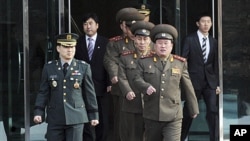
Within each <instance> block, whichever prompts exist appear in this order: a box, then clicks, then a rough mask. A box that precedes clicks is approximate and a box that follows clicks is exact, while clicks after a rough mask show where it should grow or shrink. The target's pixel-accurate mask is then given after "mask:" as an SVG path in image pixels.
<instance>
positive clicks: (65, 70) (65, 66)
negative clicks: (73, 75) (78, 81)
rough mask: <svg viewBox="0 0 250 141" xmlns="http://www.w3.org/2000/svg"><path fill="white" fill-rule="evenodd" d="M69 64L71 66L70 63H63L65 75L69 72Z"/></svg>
mask: <svg viewBox="0 0 250 141" xmlns="http://www.w3.org/2000/svg"><path fill="white" fill-rule="evenodd" d="M68 66H69V64H68V63H64V64H63V74H64V76H65V75H66V73H67V68H68Z"/></svg>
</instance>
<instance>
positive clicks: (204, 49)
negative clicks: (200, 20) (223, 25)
mask: <svg viewBox="0 0 250 141" xmlns="http://www.w3.org/2000/svg"><path fill="white" fill-rule="evenodd" d="M202 39H203V41H202V46H201V50H202V55H203V61H204V63H205V62H206V59H207V58H206V40H207V38H206V37H203V38H202Z"/></svg>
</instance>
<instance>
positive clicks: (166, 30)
mask: <svg viewBox="0 0 250 141" xmlns="http://www.w3.org/2000/svg"><path fill="white" fill-rule="evenodd" d="M177 37H178V32H177V30H176V28H175V27H173V26H172V25H169V24H158V25H156V26H155V27H154V28H153V29H152V30H151V31H150V38H151V40H152V41H153V42H154V43H155V41H156V40H157V39H169V40H173V41H174V40H176V39H177Z"/></svg>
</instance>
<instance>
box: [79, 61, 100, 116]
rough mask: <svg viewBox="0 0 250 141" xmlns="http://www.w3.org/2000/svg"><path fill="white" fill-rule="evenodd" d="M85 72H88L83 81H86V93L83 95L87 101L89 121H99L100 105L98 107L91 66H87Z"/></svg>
mask: <svg viewBox="0 0 250 141" xmlns="http://www.w3.org/2000/svg"><path fill="white" fill-rule="evenodd" d="M85 71H86V73H85V74H86V75H85V77H84V78H83V81H84V86H83V87H84V88H83V90H84V91H85V92H84V93H83V94H85V95H84V96H83V97H84V99H85V104H86V108H87V113H88V118H89V120H94V119H99V115H98V105H97V100H96V94H95V89H94V84H93V81H92V73H91V69H90V65H87V67H86V69H85Z"/></svg>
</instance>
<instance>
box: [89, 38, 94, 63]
mask: <svg viewBox="0 0 250 141" xmlns="http://www.w3.org/2000/svg"><path fill="white" fill-rule="evenodd" d="M88 40H89V44H88V54H89V59H90V60H91V58H92V54H93V51H94V40H93V39H92V38H88Z"/></svg>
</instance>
